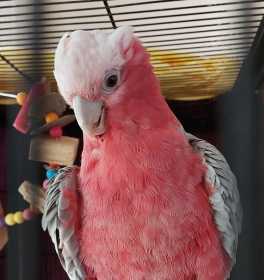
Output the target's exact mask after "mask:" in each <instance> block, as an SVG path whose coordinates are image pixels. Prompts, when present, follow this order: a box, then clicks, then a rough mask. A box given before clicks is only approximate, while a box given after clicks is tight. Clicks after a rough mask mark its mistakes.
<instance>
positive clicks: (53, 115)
mask: <svg viewBox="0 0 264 280" xmlns="http://www.w3.org/2000/svg"><path fill="white" fill-rule="evenodd" d="M58 118H59V116H58V115H57V114H56V113H53V112H50V113H48V114H47V115H46V116H45V121H46V123H51V122H54V121H56V120H57V119H58Z"/></svg>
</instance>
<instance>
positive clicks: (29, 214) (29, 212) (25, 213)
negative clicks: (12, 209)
mask: <svg viewBox="0 0 264 280" xmlns="http://www.w3.org/2000/svg"><path fill="white" fill-rule="evenodd" d="M22 215H23V218H24V219H25V220H26V221H29V220H31V219H32V218H33V217H34V216H35V213H34V211H32V210H31V209H30V208H27V209H25V210H24V211H23V214H22Z"/></svg>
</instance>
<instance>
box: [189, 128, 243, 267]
mask: <svg viewBox="0 0 264 280" xmlns="http://www.w3.org/2000/svg"><path fill="white" fill-rule="evenodd" d="M186 135H187V137H188V139H189V142H190V144H191V145H192V146H193V147H194V149H195V150H197V151H198V152H199V153H201V155H202V157H203V158H204V161H205V163H206V165H207V174H206V180H207V182H208V183H209V186H212V187H213V190H212V192H211V194H210V196H209V199H210V203H211V205H212V208H213V210H214V219H215V222H216V225H217V228H218V230H219V232H220V234H221V238H222V242H223V247H224V248H225V250H226V252H227V253H228V255H229V256H230V258H231V259H232V263H233V264H234V263H235V260H236V251H237V244H238V235H239V233H240V232H241V227H242V208H241V204H240V198H239V192H238V189H237V181H236V178H235V176H234V174H233V173H232V171H231V169H230V167H229V165H228V163H227V162H226V160H225V158H224V157H223V155H222V154H221V153H220V152H219V151H218V150H217V149H216V148H215V147H214V146H213V145H211V144H210V143H208V142H206V141H204V140H202V139H199V138H197V137H195V136H193V135H192V134H190V133H188V134H186Z"/></svg>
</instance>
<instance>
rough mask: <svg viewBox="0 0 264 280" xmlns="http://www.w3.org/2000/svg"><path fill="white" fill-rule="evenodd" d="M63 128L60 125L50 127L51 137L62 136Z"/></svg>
mask: <svg viewBox="0 0 264 280" xmlns="http://www.w3.org/2000/svg"><path fill="white" fill-rule="evenodd" d="M62 133H63V131H62V128H61V127H60V126H54V127H52V128H51V129H50V131H49V134H50V136H51V137H54V138H58V137H61V136H62Z"/></svg>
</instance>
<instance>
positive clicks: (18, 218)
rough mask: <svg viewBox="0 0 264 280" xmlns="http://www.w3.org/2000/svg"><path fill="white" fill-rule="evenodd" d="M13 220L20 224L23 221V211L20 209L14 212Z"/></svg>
mask: <svg viewBox="0 0 264 280" xmlns="http://www.w3.org/2000/svg"><path fill="white" fill-rule="evenodd" d="M14 221H15V222H16V223H17V224H22V223H24V218H23V213H22V212H21V211H18V212H16V213H15V214H14Z"/></svg>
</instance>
